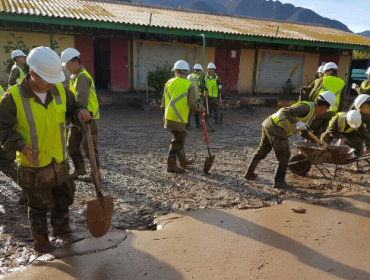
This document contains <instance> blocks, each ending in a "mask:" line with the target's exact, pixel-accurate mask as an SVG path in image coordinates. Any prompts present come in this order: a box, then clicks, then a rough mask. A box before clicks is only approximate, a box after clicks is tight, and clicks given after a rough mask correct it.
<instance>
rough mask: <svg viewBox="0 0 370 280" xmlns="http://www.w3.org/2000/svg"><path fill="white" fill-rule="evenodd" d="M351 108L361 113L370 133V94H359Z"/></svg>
mask: <svg viewBox="0 0 370 280" xmlns="http://www.w3.org/2000/svg"><path fill="white" fill-rule="evenodd" d="M350 110H357V111H359V112H360V113H361V119H362V122H363V123H364V125H365V127H366V129H367V131H368V132H369V133H370V95H367V94H361V95H359V96H357V98H356V99H355V102H354V103H353V105H352V106H351V108H350Z"/></svg>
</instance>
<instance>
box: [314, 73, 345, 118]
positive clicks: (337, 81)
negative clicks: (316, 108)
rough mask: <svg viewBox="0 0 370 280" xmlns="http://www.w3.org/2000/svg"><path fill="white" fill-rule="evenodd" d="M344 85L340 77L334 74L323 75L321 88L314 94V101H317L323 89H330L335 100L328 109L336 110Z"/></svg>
mask: <svg viewBox="0 0 370 280" xmlns="http://www.w3.org/2000/svg"><path fill="white" fill-rule="evenodd" d="M344 86H345V83H344V81H343V80H342V79H341V78H338V77H336V76H325V77H323V82H322V86H321V89H320V90H319V92H318V94H317V95H316V96H315V100H314V101H317V99H318V98H319V95H320V93H323V92H325V91H331V92H332V93H334V95H335V97H336V101H337V102H336V104H335V105H334V106H332V107H331V109H330V111H332V112H338V107H339V103H340V95H341V93H342V90H343V88H344Z"/></svg>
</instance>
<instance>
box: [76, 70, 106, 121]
mask: <svg viewBox="0 0 370 280" xmlns="http://www.w3.org/2000/svg"><path fill="white" fill-rule="evenodd" d="M82 74H84V75H86V77H88V78H89V79H90V81H91V86H90V92H89V103H88V105H87V110H89V111H90V112H92V114H93V119H94V120H97V119H100V108H99V101H98V96H97V94H96V90H95V84H94V80H93V79H92V77H91V76H90V74H89V73H88V72H87V71H86V69H84V70H83V71H81V72H80V73H78V75H77V76H76V77H75V78H74V79H73V81H72V79H71V80H70V81H69V89H70V90H71V91H72V92H73V94H74V95H75V97H76V98H77V84H78V78H79V77H80V75H82Z"/></svg>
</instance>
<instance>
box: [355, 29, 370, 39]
mask: <svg viewBox="0 0 370 280" xmlns="http://www.w3.org/2000/svg"><path fill="white" fill-rule="evenodd" d="M356 34H357V35H360V36H364V37H367V38H370V30H366V31H364V32H361V33H356Z"/></svg>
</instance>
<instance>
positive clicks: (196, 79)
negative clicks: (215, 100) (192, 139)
mask: <svg viewBox="0 0 370 280" xmlns="http://www.w3.org/2000/svg"><path fill="white" fill-rule="evenodd" d="M202 73H203V66H202V65H200V64H195V65H194V72H193V73H191V74H190V75H188V80H189V81H190V82H192V83H193V86H194V89H195V94H196V95H197V98H198V101H199V103H201V104H202V103H203V102H202V92H203V91H204V90H206V88H205V87H204V86H203V85H201V83H200V78H201V76H202ZM192 112H193V111H190V113H189V120H188V124H187V128H188V129H190V127H191V122H190V119H191V115H192ZM194 115H195V125H196V127H197V128H199V127H200V114H199V112H195V113H194Z"/></svg>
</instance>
